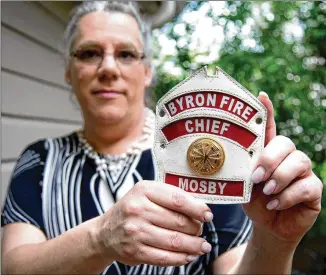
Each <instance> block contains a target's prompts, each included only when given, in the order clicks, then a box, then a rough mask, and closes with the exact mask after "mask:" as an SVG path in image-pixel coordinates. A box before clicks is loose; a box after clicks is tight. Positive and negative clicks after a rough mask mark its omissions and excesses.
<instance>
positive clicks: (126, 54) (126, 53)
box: [118, 50, 137, 59]
mask: <svg viewBox="0 0 326 275" xmlns="http://www.w3.org/2000/svg"><path fill="white" fill-rule="evenodd" d="M118 57H119V58H121V59H137V55H136V54H135V52H133V51H130V50H122V51H119V53H118Z"/></svg>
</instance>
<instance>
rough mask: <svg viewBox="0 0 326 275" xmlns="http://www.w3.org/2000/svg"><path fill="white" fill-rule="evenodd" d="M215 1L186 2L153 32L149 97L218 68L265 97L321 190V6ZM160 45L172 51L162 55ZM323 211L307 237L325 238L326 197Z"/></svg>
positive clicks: (324, 112) (324, 159)
mask: <svg viewBox="0 0 326 275" xmlns="http://www.w3.org/2000/svg"><path fill="white" fill-rule="evenodd" d="M216 3H218V2H213V1H212V2H205V1H196V2H190V3H189V4H188V5H187V6H186V7H185V9H184V11H183V13H182V14H181V15H180V16H179V17H178V18H176V19H175V20H174V21H173V22H172V23H169V24H167V25H165V26H163V27H162V28H161V29H160V30H156V31H155V32H154V39H155V40H154V45H155V48H156V52H155V58H156V60H157V81H156V84H155V86H154V89H153V95H154V100H155V101H157V100H158V99H159V98H160V97H161V96H162V95H163V94H165V93H166V92H168V91H169V90H170V89H171V88H172V87H173V86H175V85H176V84H177V83H178V82H180V81H182V80H183V79H184V78H186V77H188V76H189V75H190V74H191V73H192V72H193V71H194V70H197V69H198V68H200V67H202V66H203V65H208V66H209V68H213V67H214V68H215V67H216V66H219V67H221V68H222V69H223V70H225V71H226V72H227V73H228V74H230V75H231V76H232V77H234V78H235V79H236V80H237V81H238V82H240V83H241V84H242V85H243V86H245V87H246V88H247V89H249V90H250V91H251V92H252V93H253V94H255V95H257V94H258V93H259V91H266V92H267V93H268V94H269V96H270V98H271V100H272V101H273V104H274V108H275V111H276V112H275V118H276V122H277V130H278V133H279V134H281V135H285V136H288V137H289V138H291V139H292V140H293V141H294V142H295V144H296V146H297V148H298V149H300V150H301V151H303V152H305V153H306V154H308V156H309V157H310V158H311V159H312V162H313V167H314V171H315V172H316V174H317V175H318V176H319V177H320V178H322V180H323V182H324V184H325V185H326V88H325V86H324V85H325V80H326V70H325V68H326V62H325V59H326V2H303V1H300V2H295V1H289V2H278V1H275V2H241V1H228V2H224V3H223V5H221V4H216ZM205 20H206V21H205ZM203 21H205V22H206V23H207V24H206V26H207V29H205V27H204V28H200V26H201V25H200V24H203V23H201V22H203ZM208 27H210V28H208ZM205 32H206V33H205ZM200 35H202V36H204V39H203V40H202V41H200ZM205 41H206V42H207V41H209V43H208V45H207V43H206V45H204V46H203V44H205V43H203V42H205ZM166 43H167V44H166ZM166 45H170V48H171V47H172V48H174V51H172V52H171V53H167V54H162V52H164V50H165V49H164V47H165V46H166ZM217 45H220V48H219V47H217ZM165 52H166V51H165ZM323 207H324V211H322V213H321V215H320V216H319V218H318V220H317V222H316V224H315V225H314V227H313V228H312V230H311V231H310V232H309V235H308V236H316V235H317V236H321V235H322V236H326V226H325V224H326V209H325V208H326V192H324V195H323Z"/></svg>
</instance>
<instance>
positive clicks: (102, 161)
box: [77, 108, 155, 173]
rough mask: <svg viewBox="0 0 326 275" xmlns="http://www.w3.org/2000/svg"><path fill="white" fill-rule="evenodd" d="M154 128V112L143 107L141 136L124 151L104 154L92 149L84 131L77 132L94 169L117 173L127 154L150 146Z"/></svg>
mask: <svg viewBox="0 0 326 275" xmlns="http://www.w3.org/2000/svg"><path fill="white" fill-rule="evenodd" d="M154 129H155V114H154V112H153V111H152V110H150V109H149V108H145V123H144V127H143V134H142V136H141V137H140V138H139V139H138V140H136V141H135V142H134V143H132V144H131V145H130V146H129V148H128V149H127V151H126V152H125V153H122V154H119V155H105V154H100V153H98V152H96V151H95V150H94V148H93V147H92V146H91V145H90V144H89V143H88V142H87V140H86V138H85V136H84V131H83V130H82V129H81V130H79V131H78V132H77V136H78V139H79V143H80V145H81V148H82V149H83V150H84V152H85V154H86V155H87V156H88V157H90V158H92V159H94V161H95V164H96V166H97V167H96V170H97V171H99V172H102V171H104V170H107V169H108V170H110V171H111V172H113V173H117V172H118V171H121V169H123V167H124V165H125V163H126V161H127V160H128V156H130V155H138V154H140V153H141V152H142V151H143V150H145V149H149V148H151V147H152V144H153V141H154Z"/></svg>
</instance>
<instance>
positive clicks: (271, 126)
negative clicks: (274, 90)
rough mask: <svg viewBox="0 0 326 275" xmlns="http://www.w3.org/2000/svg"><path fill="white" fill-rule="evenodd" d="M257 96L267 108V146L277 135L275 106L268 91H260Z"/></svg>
mask: <svg viewBox="0 0 326 275" xmlns="http://www.w3.org/2000/svg"><path fill="white" fill-rule="evenodd" d="M257 98H258V100H259V101H260V102H261V103H262V104H263V105H264V106H265V107H266V109H267V123H266V132H265V146H266V145H267V144H268V143H269V142H270V141H271V140H272V139H273V138H274V137H275V136H276V124H275V120H274V107H273V103H272V101H271V100H270V99H269V97H268V94H267V93H265V92H260V93H259V95H258V97H257Z"/></svg>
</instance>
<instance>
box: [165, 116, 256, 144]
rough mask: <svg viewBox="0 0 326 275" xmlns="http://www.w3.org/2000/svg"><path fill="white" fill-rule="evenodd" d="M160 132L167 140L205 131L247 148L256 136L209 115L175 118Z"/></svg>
mask: <svg viewBox="0 0 326 275" xmlns="http://www.w3.org/2000/svg"><path fill="white" fill-rule="evenodd" d="M162 132H163V134H164V136H165V138H166V139H167V141H171V140H173V139H175V138H178V137H181V136H185V135H190V134H197V133H198V134H202V133H207V134H212V135H217V136H222V137H226V138H229V139H231V140H233V141H235V142H237V143H238V144H240V145H242V146H243V147H245V148H248V147H249V146H250V145H251V144H252V143H253V142H254V141H255V139H256V137H257V136H256V135H255V134H254V133H252V132H250V131H249V130H247V129H246V128H244V127H242V126H240V125H237V124H235V123H232V122H231V121H227V120H224V119H216V118H211V117H189V118H185V119H181V120H177V121H174V122H172V123H170V124H168V125H166V126H165V127H163V128H162Z"/></svg>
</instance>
